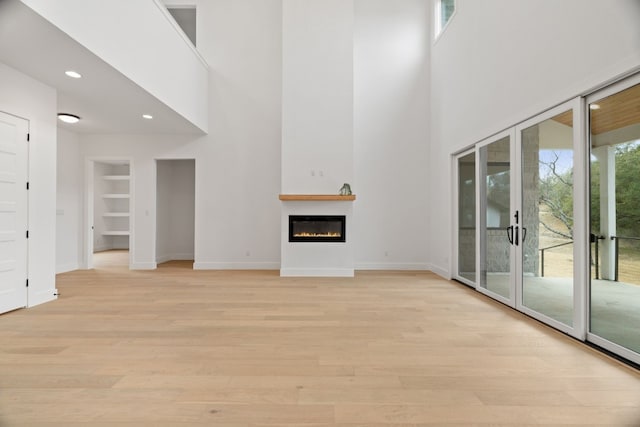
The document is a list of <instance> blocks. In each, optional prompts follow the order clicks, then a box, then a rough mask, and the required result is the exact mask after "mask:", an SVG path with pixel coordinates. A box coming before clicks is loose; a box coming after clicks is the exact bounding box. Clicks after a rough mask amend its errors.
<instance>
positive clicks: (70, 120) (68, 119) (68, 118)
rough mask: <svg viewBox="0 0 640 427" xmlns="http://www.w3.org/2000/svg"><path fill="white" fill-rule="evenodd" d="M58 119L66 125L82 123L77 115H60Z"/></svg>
mask: <svg viewBox="0 0 640 427" xmlns="http://www.w3.org/2000/svg"><path fill="white" fill-rule="evenodd" d="M58 119H60V120H62V121H63V122H65V123H78V122H79V121H80V117H78V116H76V115H75V114H67V113H60V114H58Z"/></svg>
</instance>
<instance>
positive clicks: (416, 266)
mask: <svg viewBox="0 0 640 427" xmlns="http://www.w3.org/2000/svg"><path fill="white" fill-rule="evenodd" d="M356 270H402V271H428V270H430V268H429V264H421V263H403V262H388V263H382V262H361V263H357V264H356Z"/></svg>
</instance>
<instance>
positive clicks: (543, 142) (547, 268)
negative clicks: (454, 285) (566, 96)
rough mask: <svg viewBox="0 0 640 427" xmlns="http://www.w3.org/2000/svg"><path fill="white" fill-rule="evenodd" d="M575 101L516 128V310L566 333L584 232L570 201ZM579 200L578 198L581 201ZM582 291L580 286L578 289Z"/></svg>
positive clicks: (582, 216)
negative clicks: (517, 242)
mask: <svg viewBox="0 0 640 427" xmlns="http://www.w3.org/2000/svg"><path fill="white" fill-rule="evenodd" d="M580 105H581V102H580V100H574V101H571V102H569V103H567V104H564V105H563V106H560V107H557V108H554V109H553V110H550V111H548V112H546V113H544V114H542V115H540V116H538V117H535V118H533V119H531V120H528V121H527V122H525V123H523V124H521V125H519V126H517V127H516V136H517V141H516V142H517V143H516V148H517V158H518V182H517V186H518V191H517V195H518V199H519V200H518V202H517V207H516V215H518V217H519V218H518V220H519V222H520V241H519V244H518V245H517V256H518V263H517V264H518V274H517V278H516V289H517V296H518V298H517V303H516V307H517V308H518V309H519V310H521V311H523V312H525V313H527V314H528V315H530V316H532V317H535V318H537V319H539V320H542V321H544V322H545V323H548V324H551V325H553V326H554V327H556V328H558V329H560V330H562V331H564V332H567V333H570V334H572V335H580V334H583V333H584V332H583V328H581V329H580V330H579V331H576V330H574V328H573V326H574V323H576V322H577V323H579V324H582V323H584V322H583V321H582V322H581V321H580V320H579V319H577V318H576V316H575V315H576V311H575V310H574V306H575V305H576V303H578V301H577V298H576V295H577V294H583V293H584V292H583V291H582V292H580V290H578V291H576V281H575V280H574V279H575V275H576V273H577V270H578V269H577V268H576V263H575V262H574V260H575V259H576V255H578V257H580V255H579V254H576V252H579V250H580V248H579V247H577V246H576V244H575V241H576V239H577V238H579V236H580V235H584V230H579V229H576V226H579V225H580V224H584V222H585V221H586V215H585V212H584V209H583V208H580V209H578V208H577V206H576V204H575V203H574V201H575V200H576V197H579V196H578V193H579V189H576V188H575V186H574V180H575V176H576V173H575V172H576V171H575V167H574V165H575V163H576V160H575V159H576V150H575V149H574V146H577V145H579V140H580V139H579V136H580V134H579V128H578V126H577V121H576V120H575V119H576V118H577V117H576V116H577V115H578V114H579V109H580ZM582 198H584V196H583V197H582ZM583 287H584V286H583Z"/></svg>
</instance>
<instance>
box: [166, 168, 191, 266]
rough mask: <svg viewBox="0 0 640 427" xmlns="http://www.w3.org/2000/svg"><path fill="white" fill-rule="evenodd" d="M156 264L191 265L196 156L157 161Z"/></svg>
mask: <svg viewBox="0 0 640 427" xmlns="http://www.w3.org/2000/svg"><path fill="white" fill-rule="evenodd" d="M156 174H157V175H156V263H157V264H158V266H159V267H162V266H165V267H166V266H171V267H183V268H187V267H188V268H193V261H194V258H195V257H194V253H195V249H194V248H195V195H196V191H195V187H196V185H195V184H196V179H195V178H196V161H195V159H172V160H156Z"/></svg>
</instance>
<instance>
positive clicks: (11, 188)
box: [0, 113, 28, 313]
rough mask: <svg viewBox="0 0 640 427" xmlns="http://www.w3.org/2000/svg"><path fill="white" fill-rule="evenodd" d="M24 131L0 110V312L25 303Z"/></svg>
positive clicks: (20, 121) (23, 125)
mask: <svg viewBox="0 0 640 427" xmlns="http://www.w3.org/2000/svg"><path fill="white" fill-rule="evenodd" d="M27 132H28V123H27V121H26V120H24V119H19V118H17V117H14V116H11V115H9V114H5V113H0V313H5V312H7V311H10V310H15V309H16V308H21V307H26V306H27V286H26V280H27V235H26V233H27V200H28V199H27V165H28V163H27V159H28V157H27V156H28V150H27V148H28V142H27Z"/></svg>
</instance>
